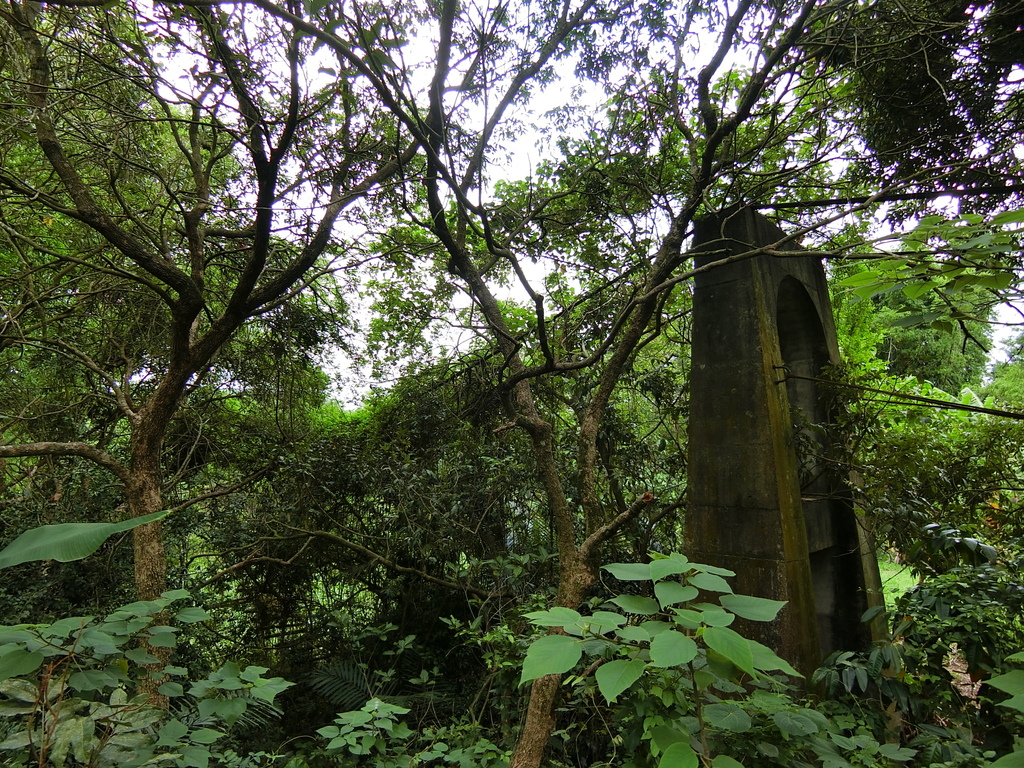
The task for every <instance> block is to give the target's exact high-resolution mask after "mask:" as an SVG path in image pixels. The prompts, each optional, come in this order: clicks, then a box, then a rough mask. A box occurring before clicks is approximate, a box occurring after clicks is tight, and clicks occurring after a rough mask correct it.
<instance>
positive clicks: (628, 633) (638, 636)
mask: <svg viewBox="0 0 1024 768" xmlns="http://www.w3.org/2000/svg"><path fill="white" fill-rule="evenodd" d="M615 634H616V635H617V636H618V637H619V638H621V639H622V640H625V641H626V642H627V643H646V642H647V641H648V640H650V639H651V633H650V632H648V631H647V630H646V629H644V628H643V627H622V628H620V629H617V630H615Z"/></svg>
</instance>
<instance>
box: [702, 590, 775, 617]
mask: <svg viewBox="0 0 1024 768" xmlns="http://www.w3.org/2000/svg"><path fill="white" fill-rule="evenodd" d="M718 602H719V603H721V604H722V607H723V608H725V609H727V610H729V611H732V612H733V613H735V614H736V615H737V616H739V617H740V618H741V619H748V620H749V621H771V620H773V619H774V618H775V617H776V616H778V615H779V611H781V610H782V606H784V605H785V604H786V602H785V601H784V600H769V599H767V598H765V597H754V596H752V595H722V596H721V598H719V600H718Z"/></svg>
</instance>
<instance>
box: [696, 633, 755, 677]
mask: <svg viewBox="0 0 1024 768" xmlns="http://www.w3.org/2000/svg"><path fill="white" fill-rule="evenodd" d="M704 642H705V643H707V646H708V648H710V649H712V650H714V651H717V652H718V653H720V654H722V656H724V657H725V658H727V659H728V660H729V661H731V662H732V663H733V664H735V665H736V666H737V667H739V668H740V669H742V670H743V671H744V672H746V673H747V674H748V675H750V676H751V677H754V676H756V673H755V672H754V654H753V651H751V650H750V641H748V640H747V639H746V638H745V637H743V635H741V634H739V633H738V632H735V631H733V630H731V629H729V628H728V627H708V628H707V629H705V630H704Z"/></svg>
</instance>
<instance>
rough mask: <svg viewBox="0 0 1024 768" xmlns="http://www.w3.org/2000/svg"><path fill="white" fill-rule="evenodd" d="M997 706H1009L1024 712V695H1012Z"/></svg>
mask: <svg viewBox="0 0 1024 768" xmlns="http://www.w3.org/2000/svg"><path fill="white" fill-rule="evenodd" d="M996 706H997V707H1009V708H1010V709H1016V710H1017V711H1018V712H1024V696H1011V697H1010V698H1008V699H1007V700H1006V701H1000V702H999V703H998V704H996Z"/></svg>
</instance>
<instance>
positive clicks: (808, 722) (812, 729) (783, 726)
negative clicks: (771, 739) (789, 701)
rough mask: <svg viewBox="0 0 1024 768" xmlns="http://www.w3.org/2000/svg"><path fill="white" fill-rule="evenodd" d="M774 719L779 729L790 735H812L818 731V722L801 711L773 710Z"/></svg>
mask: <svg viewBox="0 0 1024 768" xmlns="http://www.w3.org/2000/svg"><path fill="white" fill-rule="evenodd" d="M772 720H773V721H775V725H777V726H778V728H779V730H780V731H782V732H783V733H785V734H788V735H790V736H810V735H811V734H812V733H817V732H818V730H819V729H818V724H817V723H815V722H814V721H813V720H812V719H811V718H809V717H808V716H807V715H805V714H803V713H801V712H790V711H788V710H782V711H781V712H773V713H772Z"/></svg>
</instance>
